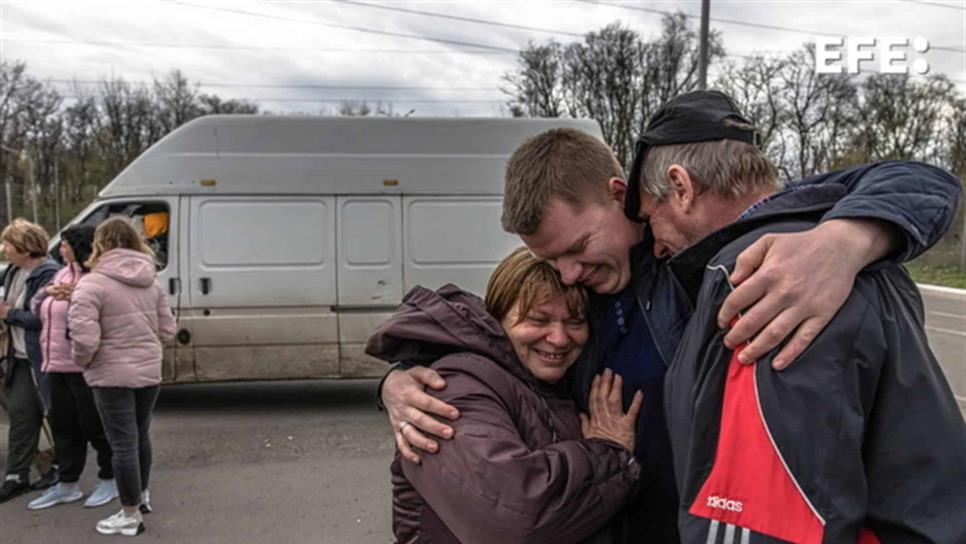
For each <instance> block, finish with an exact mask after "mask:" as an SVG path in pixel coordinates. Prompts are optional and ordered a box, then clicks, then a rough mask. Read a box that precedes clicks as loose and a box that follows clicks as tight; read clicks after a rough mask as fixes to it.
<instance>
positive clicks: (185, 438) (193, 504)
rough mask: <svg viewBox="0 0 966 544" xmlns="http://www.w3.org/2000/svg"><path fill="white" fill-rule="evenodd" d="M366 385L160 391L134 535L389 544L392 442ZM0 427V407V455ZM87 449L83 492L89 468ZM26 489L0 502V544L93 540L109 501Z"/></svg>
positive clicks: (3, 423) (1, 419) (2, 423)
mask: <svg viewBox="0 0 966 544" xmlns="http://www.w3.org/2000/svg"><path fill="white" fill-rule="evenodd" d="M375 386H376V383H375V382H373V381H372V380H364V381H341V382H339V381H331V382H321V381H320V382H286V383H267V384H266V383H238V384H222V385H188V386H174V387H166V388H164V389H163V391H162V393H161V397H160V399H159V402H158V406H157V409H156V411H155V418H154V421H153V424H152V433H151V434H152V440H153V444H154V459H155V464H154V470H153V476H152V481H151V486H150V488H151V502H152V504H153V505H154V508H155V512H154V513H152V514H150V515H148V516H147V517H146V519H145V526H146V528H147V531H146V532H145V533H143V534H142V535H141V536H140V537H138V539H139V540H141V541H152V542H154V541H157V542H178V543H194V542H206V543H207V542H213V543H216V542H226V543H249V542H251V543H262V542H266V543H272V542H279V543H285V544H295V543H301V542H312V543H337V544H341V543H347V544H348V543H369V542H376V543H378V542H390V540H391V539H390V533H391V528H390V509H391V503H390V499H391V497H390V487H389V477H388V466H389V461H390V458H391V455H392V451H393V442H392V437H391V435H390V434H389V432H388V427H387V425H386V424H385V416H384V414H382V413H380V412H377V411H376V410H375V406H374V396H373V391H374V389H375ZM6 429H7V419H6V414H4V413H2V411H0V435H2V436H3V438H0V446H2V450H0V451H6V445H5V444H2V442H5V441H6V434H7V433H6ZM0 456H2V454H0ZM89 457H90V458H89V459H88V465H87V468H86V470H85V471H84V475H83V477H82V478H81V483H82V486H83V489H85V490H90V489H91V488H92V487H93V480H94V478H95V473H96V470H97V469H96V466H95V465H94V463H93V459H92V458H93V454H92V455H90V456H89ZM0 461H3V459H2V458H0ZM33 496H36V494H30V495H27V496H23V497H19V498H17V499H14V500H13V501H10V502H7V503H4V504H0V543H2V544H27V543H34V542H36V543H45V544H47V543H58V542H64V543H68V542H69V543H84V542H98V543H103V542H104V541H105V540H104V539H105V538H106V537H103V536H101V535H99V534H97V533H96V532H95V530H94V526H95V524H96V523H97V521H98V520H99V519H100V518H102V517H106V516H107V515H110V514H112V513H113V511H114V510H113V509H115V508H118V506H117V503H116V502H115V503H112V505H111V506H104V507H101V508H97V509H85V508H84V507H83V506H82V503H75V504H69V505H61V506H57V507H55V508H52V509H49V510H44V511H40V512H31V511H29V510H27V508H26V504H27V502H28V500H29V498H31V497H33Z"/></svg>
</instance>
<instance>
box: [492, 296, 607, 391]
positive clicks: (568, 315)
mask: <svg viewBox="0 0 966 544" xmlns="http://www.w3.org/2000/svg"><path fill="white" fill-rule="evenodd" d="M519 309H520V307H519V304H517V305H515V306H514V307H513V309H512V310H511V311H510V312H509V313H508V314H507V315H506V317H504V318H503V323H502V324H503V329H504V330H506V333H507V336H508V337H509V339H510V343H511V344H512V345H513V350H514V351H515V352H516V354H517V357H518V358H519V359H520V362H522V363H523V366H525V367H527V369H529V370H530V372H531V373H532V374H533V376H534V377H535V378H537V379H538V380H540V381H543V382H549V383H554V382H556V381H558V380H559V379H560V378H562V377H563V375H564V373H565V372H566V371H567V369H568V368H570V366H571V365H573V364H574V363H575V362H576V361H577V357H578V356H579V355H580V351H581V349H582V348H583V347H584V344H586V343H587V339H588V337H589V335H590V329H589V328H588V326H587V320H586V318H585V316H583V315H573V313H572V312H571V311H570V309H569V308H568V307H567V299H566V297H565V296H564V295H562V294H561V295H558V296H556V297H553V298H551V299H548V300H545V301H543V302H541V303H540V304H535V305H533V307H532V308H530V311H529V312H527V314H526V315H524V316H520V314H519ZM521 317H522V319H521Z"/></svg>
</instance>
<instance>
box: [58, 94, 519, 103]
mask: <svg viewBox="0 0 966 544" xmlns="http://www.w3.org/2000/svg"><path fill="white" fill-rule="evenodd" d="M62 96H63V97H64V98H71V99H75V100H76V99H79V98H87V97H85V96H82V95H76V94H65V95H62ZM508 99H509V97H507V98H492V99H469V100H460V99H456V98H406V97H394V96H389V97H368V96H363V97H360V96H353V97H334V98H333V97H326V98H295V97H288V96H285V97H267V96H266V97H249V98H239V99H238V100H247V101H251V102H297V103H315V102H319V103H326V104H329V103H332V104H341V103H358V102H373V103H378V102H383V103H385V102H392V103H399V104H500V103H503V102H505V101H506V100H508Z"/></svg>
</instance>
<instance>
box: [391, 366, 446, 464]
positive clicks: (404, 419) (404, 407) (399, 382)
mask: <svg viewBox="0 0 966 544" xmlns="http://www.w3.org/2000/svg"><path fill="white" fill-rule="evenodd" d="M426 387H430V388H432V389H436V390H439V389H442V388H444V387H446V382H445V381H444V380H443V378H441V377H440V376H439V374H438V373H437V372H436V371H435V370H433V369H431V368H427V367H422V366H416V367H413V368H410V369H408V370H394V371H391V372H390V373H389V375H388V376H387V377H386V380H385V382H383V385H382V402H383V404H384V405H385V407H386V411H387V412H388V413H389V423H390V424H391V425H392V429H393V433H394V434H395V437H396V446H398V447H399V451H400V453H402V454H403V456H404V457H405V458H406V459H409V460H410V461H412V462H413V463H417V464H418V463H419V461H420V458H419V454H418V453H417V451H418V450H422V451H425V452H429V453H436V452H437V451H438V450H439V443H438V442H436V440H434V439H433V438H430V436H432V437H438V438H443V439H450V438H452V437H453V428H452V427H450V426H449V425H446V424H444V423H440V422H439V421H437V420H436V418H434V417H433V416H434V415H436V416H440V417H445V418H448V419H451V420H453V419H456V418H458V417H459V411H458V410H457V409H456V408H454V407H453V406H451V405H449V404H446V403H445V402H443V401H441V400H439V399H437V398H434V397H432V396H430V395H428V394H427V393H426V390H425V389H426ZM424 433H425V434H424ZM427 435H430V436H427Z"/></svg>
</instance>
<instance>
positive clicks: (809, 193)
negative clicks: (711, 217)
mask: <svg viewBox="0 0 966 544" xmlns="http://www.w3.org/2000/svg"><path fill="white" fill-rule="evenodd" d="M846 193H847V191H846V189H845V187H843V186H842V185H839V184H817V185H810V186H807V187H800V188H796V189H794V190H787V191H784V192H781V193H778V194H776V195H774V196H773V197H772V198H770V199H769V200H768V201H767V202H765V203H764V204H762V205H761V206H760V207H759V208H758V209H756V210H755V211H754V212H753V213H752V214H751V215H749V216H748V217H746V218H745V219H742V220H740V221H736V222H734V223H731V224H729V225H726V226H724V227H722V228H720V229H718V230H716V231H715V232H713V233H711V234H709V235H708V236H706V237H704V238H703V239H701V240H700V241H699V242H697V243H696V244H694V245H692V246H691V247H689V248H687V249H685V250H684V251H682V252H680V253H678V254H677V255H675V256H674V257H672V258H671V260H670V261H669V264H670V266H671V271H672V272H673V273H674V276H675V277H676V278H677V280H678V282H680V284H681V287H683V288H684V290H685V291H686V292H687V294H688V297H689V298H690V299H691V302H692V303H694V302H695V301H696V300H697V296H698V291H699V290H700V289H701V282H702V278H703V277H704V269H705V267H706V266H707V264H708V262H709V261H710V260H711V259H712V258H713V257H714V256H715V255H717V254H718V252H719V251H721V249H722V248H724V247H725V246H726V245H728V244H730V243H731V242H733V241H734V240H736V239H738V238H739V237H741V236H742V235H744V234H747V233H749V232H751V231H752V230H755V229H757V228H759V227H762V226H764V225H767V224H770V223H775V222H779V221H790V220H795V219H806V218H814V217H815V216H816V215H819V214H823V213H824V212H825V211H827V210H829V209H831V208H832V207H833V206H834V205H835V203H836V202H838V201H839V200H840V199H841V198H842V197H843V196H845V194H846Z"/></svg>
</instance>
